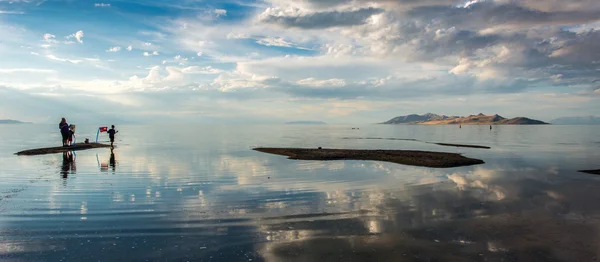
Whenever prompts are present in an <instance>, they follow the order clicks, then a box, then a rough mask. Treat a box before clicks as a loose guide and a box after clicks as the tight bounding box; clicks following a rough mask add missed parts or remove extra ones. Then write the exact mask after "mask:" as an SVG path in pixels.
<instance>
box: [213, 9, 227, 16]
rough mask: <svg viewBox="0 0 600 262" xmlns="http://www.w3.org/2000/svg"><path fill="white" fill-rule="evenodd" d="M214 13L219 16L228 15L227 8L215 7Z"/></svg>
mask: <svg viewBox="0 0 600 262" xmlns="http://www.w3.org/2000/svg"><path fill="white" fill-rule="evenodd" d="M213 13H214V14H215V15H216V16H217V17H219V16H226V15H227V10H225V9H215V10H213Z"/></svg>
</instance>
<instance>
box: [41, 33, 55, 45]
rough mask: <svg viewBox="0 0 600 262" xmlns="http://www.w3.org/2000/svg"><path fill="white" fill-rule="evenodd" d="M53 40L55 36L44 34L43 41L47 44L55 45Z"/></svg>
mask: <svg viewBox="0 0 600 262" xmlns="http://www.w3.org/2000/svg"><path fill="white" fill-rule="evenodd" d="M55 38H56V36H55V35H53V34H48V33H46V34H44V41H46V42H48V43H56V40H55Z"/></svg>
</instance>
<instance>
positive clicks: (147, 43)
mask: <svg viewBox="0 0 600 262" xmlns="http://www.w3.org/2000/svg"><path fill="white" fill-rule="evenodd" d="M144 45H145V46H151V45H152V43H150V42H145V43H144Z"/></svg>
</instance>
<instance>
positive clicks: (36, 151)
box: [15, 143, 110, 156]
mask: <svg viewBox="0 0 600 262" xmlns="http://www.w3.org/2000/svg"><path fill="white" fill-rule="evenodd" d="M106 147H110V145H105V144H100V143H89V144H83V143H82V144H76V145H74V146H70V147H62V146H58V147H46V148H37V149H30V150H25V151H21V152H17V153H15V154H16V155H19V156H34V155H46V154H56V153H63V152H69V151H77V150H86V149H93V148H106Z"/></svg>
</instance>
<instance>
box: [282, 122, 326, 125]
mask: <svg viewBox="0 0 600 262" xmlns="http://www.w3.org/2000/svg"><path fill="white" fill-rule="evenodd" d="M285 124H286V125H326V124H327V123H325V122H321V121H293V122H286V123H285Z"/></svg>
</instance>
